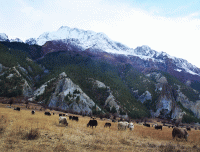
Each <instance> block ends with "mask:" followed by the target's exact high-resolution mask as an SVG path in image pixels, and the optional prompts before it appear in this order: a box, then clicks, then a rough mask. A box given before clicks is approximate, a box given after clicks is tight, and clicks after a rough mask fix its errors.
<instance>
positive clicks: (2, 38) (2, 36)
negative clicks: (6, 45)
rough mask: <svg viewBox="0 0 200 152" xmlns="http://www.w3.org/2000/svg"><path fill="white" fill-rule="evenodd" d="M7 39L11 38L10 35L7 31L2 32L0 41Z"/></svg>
mask: <svg viewBox="0 0 200 152" xmlns="http://www.w3.org/2000/svg"><path fill="white" fill-rule="evenodd" d="M7 40H9V39H8V36H7V35H6V34H5V33H0V41H7Z"/></svg>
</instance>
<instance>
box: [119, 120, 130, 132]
mask: <svg viewBox="0 0 200 152" xmlns="http://www.w3.org/2000/svg"><path fill="white" fill-rule="evenodd" d="M127 127H128V126H127V123H126V122H118V130H126V128H127Z"/></svg>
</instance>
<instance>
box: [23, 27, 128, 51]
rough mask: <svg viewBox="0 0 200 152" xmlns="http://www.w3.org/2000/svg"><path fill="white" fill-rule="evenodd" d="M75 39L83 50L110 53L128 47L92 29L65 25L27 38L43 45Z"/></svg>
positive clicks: (30, 42)
mask: <svg viewBox="0 0 200 152" xmlns="http://www.w3.org/2000/svg"><path fill="white" fill-rule="evenodd" d="M67 39H71V40H72V41H77V43H78V45H79V46H81V47H82V48H83V49H84V50H86V49H89V48H93V49H98V50H103V51H106V52H110V53H119V54H124V53H126V52H124V50H128V49H129V48H128V47H126V46H125V45H122V44H120V43H117V42H114V41H112V40H111V39H110V38H108V36H106V35H105V34H104V33H96V32H93V31H84V30H82V29H77V28H69V27H67V26H62V27H60V28H59V29H58V30H57V31H55V32H45V33H43V34H42V35H40V36H39V37H38V38H37V39H33V38H32V39H28V40H26V43H28V44H38V45H44V44H45V43H46V42H47V41H52V40H67Z"/></svg>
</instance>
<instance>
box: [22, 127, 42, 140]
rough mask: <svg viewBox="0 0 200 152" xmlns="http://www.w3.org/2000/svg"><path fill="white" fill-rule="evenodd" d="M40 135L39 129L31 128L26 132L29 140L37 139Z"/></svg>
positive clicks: (26, 137)
mask: <svg viewBox="0 0 200 152" xmlns="http://www.w3.org/2000/svg"><path fill="white" fill-rule="evenodd" d="M39 136H40V132H39V130H38V129H32V128H31V130H30V131H29V132H27V133H26V134H25V137H24V138H25V139H27V140H34V139H37V138H38V137H39Z"/></svg>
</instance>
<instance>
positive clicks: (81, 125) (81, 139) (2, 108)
mask: <svg viewBox="0 0 200 152" xmlns="http://www.w3.org/2000/svg"><path fill="white" fill-rule="evenodd" d="M7 106H8V104H0V151H2V152H3V151H5V152H6V151H16V152H18V151H25V152H32V151H34V152H45V151H48V152H60V151H62V152H64V151H73V152H76V151H77V152H89V151H111V152H114V151H118V152H120V151H127V152H129V151H130V152H131V151H145V152H146V151H152V152H157V151H161V152H168V151H172V152H182V151H191V152H197V151H200V131H199V130H194V129H192V130H191V131H188V133H189V137H188V141H185V140H184V139H177V140H174V139H173V138H172V128H168V127H163V130H155V129H154V128H153V127H150V128H147V127H145V126H142V125H139V124H136V123H134V130H133V131H130V130H128V129H127V130H122V131H118V128H117V122H115V123H114V122H111V121H110V120H107V119H106V120H100V119H99V118H97V121H98V126H97V127H96V128H90V127H87V123H88V122H89V120H90V119H91V118H90V117H87V116H85V117H82V116H79V121H78V122H76V121H72V120H69V119H68V117H67V121H68V124H69V125H68V126H67V127H66V126H63V125H59V122H58V119H59V116H58V113H59V112H57V111H51V112H55V115H51V116H46V115H44V111H40V110H35V111H36V113H35V114H34V115H32V114H31V110H32V109H26V108H25V105H23V104H21V105H12V108H7ZM17 106H21V111H16V110H13V107H17ZM46 111H50V110H46ZM106 122H110V123H111V124H112V125H111V128H104V124H105V123H106Z"/></svg>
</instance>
